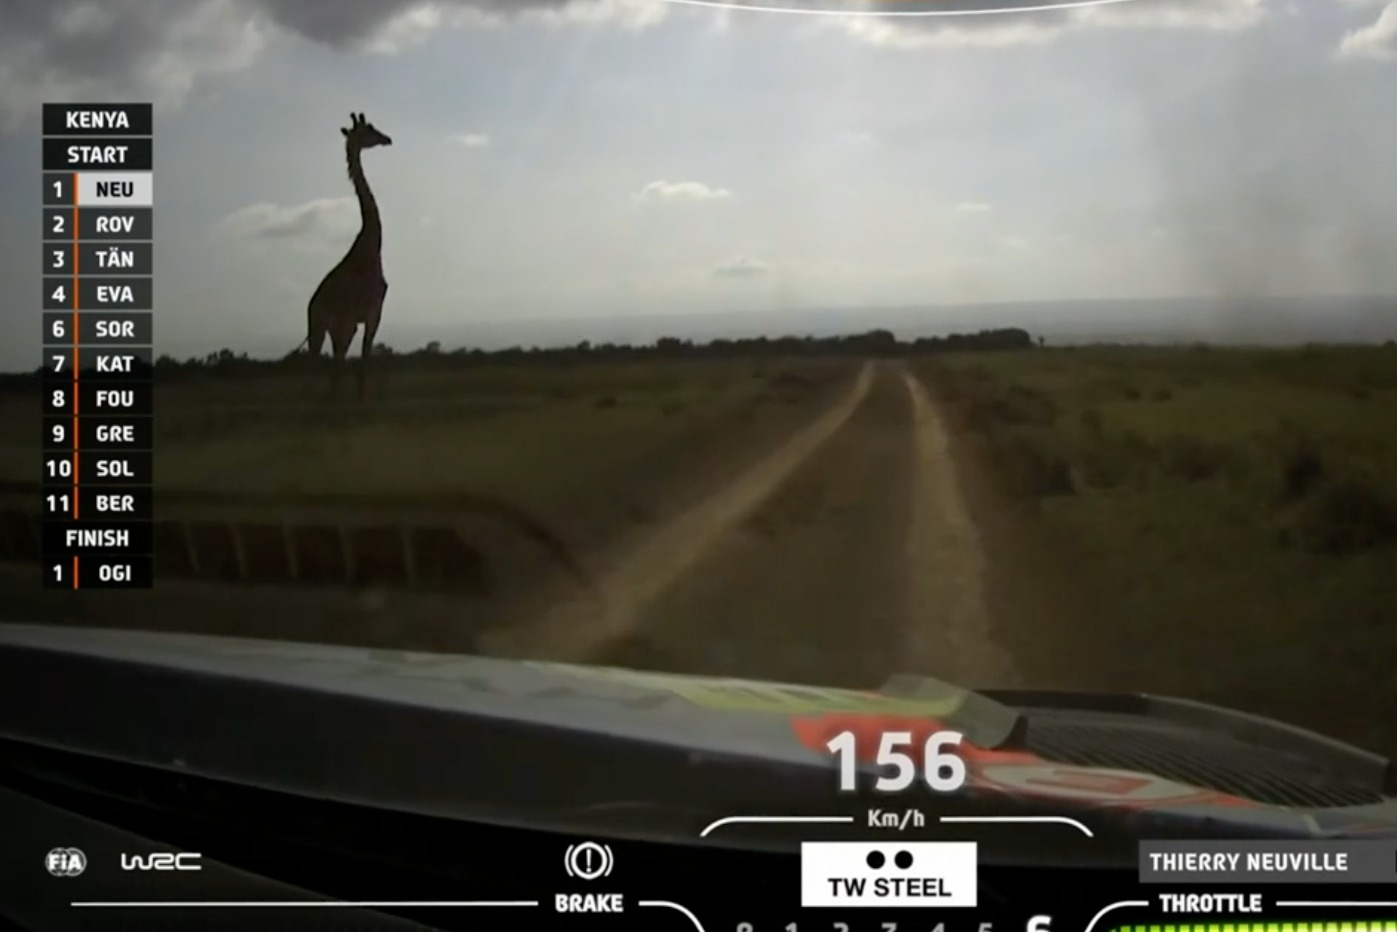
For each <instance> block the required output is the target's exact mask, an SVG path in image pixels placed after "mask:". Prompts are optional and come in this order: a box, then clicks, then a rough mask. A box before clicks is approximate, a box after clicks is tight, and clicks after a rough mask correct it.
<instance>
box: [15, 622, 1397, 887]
mask: <svg viewBox="0 0 1397 932" xmlns="http://www.w3.org/2000/svg"><path fill="white" fill-rule="evenodd" d="M1064 715H1066V716H1068V720H1069V722H1070V727H1064V726H1063V719H1062V716H1064ZM1083 723H1086V724H1085V725H1084V724H1083ZM1084 728H1085V729H1087V731H1085V732H1084V731H1083V729H1084ZM1091 728H1096V729H1098V731H1097V732H1096V733H1098V734H1100V735H1102V736H1106V735H1114V737H1111V738H1109V740H1103V741H1098V742H1097V743H1098V744H1101V745H1102V753H1105V754H1106V756H1105V757H1100V756H1099V755H1098V756H1097V757H1093V756H1092V754H1094V753H1096V752H1095V751H1091V747H1090V746H1088V747H1087V750H1088V751H1089V752H1090V753H1087V755H1086V757H1084V758H1083V757H1081V751H1080V748H1079V747H1078V745H1073V746H1072V747H1073V748H1078V749H1077V750H1073V749H1072V748H1069V749H1068V751H1067V752H1064V753H1063V754H1060V755H1057V756H1056V757H1050V756H1045V755H1044V753H1042V747H1043V745H1042V741H1041V740H1040V741H1039V742H1038V744H1039V746H1038V747H1037V748H1035V741H1034V735H1035V734H1036V733H1038V732H1040V731H1041V734H1042V736H1046V737H1049V738H1050V737H1051V736H1052V735H1058V736H1059V738H1058V739H1055V740H1058V741H1059V744H1060V742H1061V736H1062V735H1073V736H1079V735H1081V734H1087V733H1090V729H1091ZM1112 728H1114V729H1116V730H1115V731H1114V732H1113V731H1111V730H1110V729H1112ZM1122 729H1124V730H1122ZM940 730H955V731H959V732H961V733H963V734H964V736H965V743H964V745H963V746H962V756H963V758H964V759H965V760H966V762H967V765H968V779H967V781H966V784H965V786H964V787H962V788H961V789H960V790H958V791H956V792H952V793H936V792H933V791H931V790H930V789H928V788H927V787H926V786H924V785H919V786H916V787H914V788H913V789H911V790H908V791H906V792H904V793H901V794H898V795H896V796H886V795H883V796H880V795H875V794H872V793H871V792H859V793H844V794H841V793H839V792H837V789H836V780H835V776H836V770H835V767H834V762H833V758H832V756H831V753H830V751H829V750H828V748H827V746H826V745H827V742H828V741H829V740H830V739H831V738H832V737H833V736H834V735H835V734H838V733H840V732H843V731H852V732H853V733H854V734H855V735H856V736H857V738H858V741H859V745H860V748H861V750H864V751H868V752H869V753H868V754H865V755H861V756H864V757H867V758H870V759H865V760H862V761H861V762H860V763H859V765H858V766H859V767H860V769H862V770H865V771H868V772H872V770H873V765H872V761H871V756H872V755H871V752H872V750H873V749H875V748H876V746H877V742H878V739H879V736H880V735H881V734H882V733H884V732H886V731H905V732H909V733H911V734H912V735H913V736H914V738H916V739H917V740H918V742H920V740H922V739H924V738H926V737H929V736H930V734H932V733H933V732H935V731H940ZM1136 735H1142V736H1143V739H1142V740H1146V741H1148V742H1153V745H1152V746H1156V747H1178V748H1182V749H1184V751H1181V752H1180V753H1185V752H1186V751H1187V749H1188V748H1189V747H1191V745H1189V743H1188V742H1189V741H1195V742H1206V741H1211V742H1214V743H1216V742H1219V741H1225V742H1230V744H1228V745H1227V747H1228V748H1230V747H1232V745H1235V750H1236V752H1237V754H1238V757H1239V758H1240V759H1242V760H1245V761H1252V760H1253V759H1255V757H1256V755H1258V754H1263V755H1264V754H1275V755H1281V756H1280V757H1278V758H1277V759H1278V760H1282V761H1285V762H1289V761H1293V762H1294V764H1295V767H1297V768H1298V767H1301V765H1302V764H1303V765H1305V766H1309V765H1310V764H1313V765H1314V766H1313V768H1312V772H1313V773H1314V774H1317V775H1318V776H1316V777H1314V780H1315V781H1317V782H1322V781H1325V780H1333V781H1337V782H1336V783H1335V785H1336V786H1339V785H1341V786H1343V787H1344V788H1346V789H1345V792H1347V793H1348V795H1343V794H1340V795H1339V796H1337V797H1335V799H1333V800H1330V799H1327V798H1326V797H1322V796H1320V797H1315V798H1314V799H1313V800H1310V801H1311V802H1312V803H1316V804H1310V805H1295V804H1294V801H1293V800H1287V801H1286V802H1285V803H1277V802H1275V801H1269V802H1268V801H1267V800H1266V799H1264V798H1257V797H1264V796H1265V795H1266V794H1265V793H1260V792H1258V793H1251V792H1249V791H1248V790H1247V787H1249V786H1251V785H1252V784H1249V783H1246V782H1245V781H1243V782H1241V783H1238V784H1237V787H1240V790H1238V789H1234V788H1232V786H1231V785H1230V784H1228V782H1227V781H1226V780H1210V779H1200V780H1198V781H1196V782H1190V781H1188V780H1184V779H1179V778H1178V776H1176V775H1175V776H1169V775H1161V774H1160V773H1158V772H1153V771H1152V770H1147V769H1144V768H1138V767H1134V768H1132V767H1122V766H1119V765H1118V763H1117V762H1116V761H1115V760H1114V759H1113V758H1111V757H1110V752H1111V750H1112V748H1113V747H1115V746H1116V745H1118V744H1119V743H1120V742H1121V741H1123V740H1124V741H1125V742H1126V743H1127V744H1128V743H1129V742H1130V741H1132V740H1134V736H1136ZM1122 736H1124V737H1122ZM0 738H4V739H6V740H9V741H15V742H24V743H29V744H36V745H42V746H46V747H51V748H57V749H61V750H68V751H78V752H82V753H85V754H90V755H95V756H99V757H104V758H109V759H114V760H120V761H125V762H129V763H135V764H141V765H145V766H150V767H158V768H164V769H173V770H180V771H184V772H187V773H190V774H194V775H199V776H203V777H208V778H212V779H218V780H225V781H231V782H236V783H240V784H245V785H251V786H258V787H265V788H269V789H274V790H280V791H283V792H287V793H294V794H301V795H305V796H311V797H316V798H324V799H335V800H340V801H344V802H350V803H359V804H363V805H371V806H378V807H386V808H392V809H398V810H403V811H409V812H416V813H422V814H428V815H437V816H443V817H448V818H461V819H481V820H487V821H494V822H498V823H501V824H521V825H530V826H532V827H546V828H553V829H557V830H560V831H605V832H607V833H609V834H612V835H631V836H635V837H657V838H664V839H671V840H676V841H679V840H688V841H692V842H695V843H710V842H711V843H723V844H740V845H751V846H777V847H780V846H785V845H789V844H792V843H794V842H795V841H796V840H798V839H797V838H796V837H795V836H793V835H792V834H791V832H790V831H789V829H783V828H782V827H781V826H780V825H779V824H774V823H776V822H777V821H779V820H782V819H784V820H807V821H811V820H819V821H824V822H827V823H829V824H830V826H832V830H839V829H840V828H841V827H842V828H847V829H848V830H850V831H853V830H857V829H864V830H866V829H867V828H868V826H869V825H870V824H871V822H870V821H869V820H870V819H871V818H872V816H871V815H870V813H872V812H879V811H880V810H881V809H882V808H889V807H891V808H894V809H898V810H906V809H909V808H916V809H917V810H918V811H919V812H921V813H922V814H923V815H924V816H925V817H929V818H930V819H932V820H942V821H944V822H945V823H946V824H947V825H948V826H949V825H962V824H965V823H972V824H973V823H976V822H980V823H992V822H995V821H999V820H1021V821H1025V822H1031V821H1035V820H1036V821H1054V822H1056V823H1058V824H1059V825H1060V826H1061V827H1062V830H1063V831H1064V832H1065V833H1067V834H1068V835H1079V836H1081V837H1083V838H1091V839H1095V842H1094V844H1093V845H1092V848H1093V850H1095V851H1097V852H1104V851H1107V850H1109V849H1110V846H1109V845H1103V844H1102V842H1103V841H1111V840H1115V841H1118V842H1120V843H1121V846H1120V848H1119V850H1120V851H1121V852H1124V851H1125V850H1126V848H1127V847H1128V848H1129V850H1130V851H1131V854H1132V856H1133V851H1134V843H1135V842H1136V841H1137V840H1138V839H1139V838H1142V837H1200V835H1213V836H1215V837H1234V838H1235V837H1247V836H1256V837H1281V838H1286V837H1293V838H1304V837H1335V836H1348V835H1367V834H1378V835H1393V836H1397V803H1394V801H1393V800H1392V799H1391V798H1390V796H1391V795H1392V792H1391V789H1390V784H1391V771H1392V768H1391V767H1390V766H1389V765H1388V764H1387V762H1386V761H1384V760H1382V759H1380V758H1377V757H1375V756H1373V755H1368V754H1365V753H1364V752H1361V751H1358V750H1356V749H1352V748H1349V747H1347V746H1344V745H1340V744H1338V743H1337V742H1331V741H1327V740H1326V739H1323V738H1321V737H1319V736H1317V735H1313V734H1311V733H1308V732H1303V731H1300V730H1298V729H1293V728H1289V727H1288V726H1284V725H1281V724H1279V723H1273V722H1269V721H1268V720H1265V719H1260V718H1257V717H1255V716H1249V715H1245V714H1242V713H1237V712H1233V711H1231V710H1226V709H1219V708H1216V707H1212V706H1204V705H1201V704H1197V703H1189V702H1183V701H1180V700H1170V699H1160V698H1158V697H1149V696H1138V695H1132V696H1092V695H1090V694H1063V693H1041V692H1018V693H1010V692H1002V693H996V692H984V693H977V692H972V691H969V690H966V689H963V688H961V687H958V686H955V685H953V684H950V683H946V682H943V681H939V680H935V679H929V678H925V677H910V676H902V677H894V678H893V679H891V680H890V681H889V682H888V683H887V684H885V686H884V687H883V688H882V689H880V690H878V691H861V690H847V689H832V688H818V687H812V686H805V685H794V684H784V683H774V682H762V681H751V680H736V679H718V678H709V677H688V676H673V675H665V674H657V673H643V672H638V671H629V670H618V669H605V668H596V667H587V666H576V665H568V664H554V663H543V662H529V661H513V660H501V659H491V658H484V657H474V656H458V655H446V654H431V653H420V652H410V651H389V650H376V649H368V648H356V647H345V646H329V645H319V644H305V643H293V642H275V641H264V640H252V639H240V638H226V637H211V636H203V635H193V634H170V633H155V632H142V631H130V630H112V629H93V628H72V627H57V626H37V625H22V624H10V625H0ZM1169 741H1173V742H1175V744H1173V745H1169V744H1168V742H1169ZM1161 742H1164V743H1163V744H1161ZM1079 744H1080V742H1079ZM1047 746H1049V747H1056V746H1058V745H1053V743H1052V741H1049V743H1048V745H1047ZM1206 750H1207V754H1208V755H1209V756H1210V757H1213V758H1216V757H1218V755H1219V753H1220V752H1219V751H1218V750H1217V749H1216V748H1213V747H1208V748H1206ZM1224 750H1225V749H1224ZM1166 756H1167V755H1166ZM1081 761H1086V762H1085V763H1082V762H1081ZM1103 762H1104V764H1107V765H1109V766H1106V765H1103ZM1269 766H1270V767H1271V769H1273V770H1274V769H1275V768H1276V767H1277V766H1286V765H1285V764H1282V765H1276V764H1271V765H1269ZM1166 769H1167V768H1166ZM1297 772H1298V771H1297ZM1304 772H1310V771H1304ZM1209 784H1211V785H1209ZM1303 789H1304V788H1303V787H1301V790H1302V791H1303ZM1305 799H1307V797H1303V796H1302V797H1301V801H1302V802H1303V801H1305ZM770 817H778V818H777V819H771V818H770ZM985 838H987V839H988V840H987V841H985V840H983V839H985ZM1019 847H1021V842H1017V841H1016V840H1015V838H1014V836H1012V835H1006V836H1005V837H1003V838H1002V839H999V838H991V837H989V836H982V848H983V849H984V854H983V856H984V857H985V859H986V860H993V859H994V858H995V857H996V855H1000V856H1003V857H1004V858H1010V859H1012V858H1013V857H1014V856H1016V855H1018V854H1022V852H1020V851H1018V849H1019ZM1058 853H1060V852H1058Z"/></svg>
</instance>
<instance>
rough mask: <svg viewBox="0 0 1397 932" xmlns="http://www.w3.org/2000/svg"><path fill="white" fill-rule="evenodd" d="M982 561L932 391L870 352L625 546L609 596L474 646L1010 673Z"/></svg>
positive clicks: (994, 681) (814, 674) (825, 671)
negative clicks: (768, 439) (758, 455)
mask: <svg viewBox="0 0 1397 932" xmlns="http://www.w3.org/2000/svg"><path fill="white" fill-rule="evenodd" d="M982 563H983V557H982V555H981V552H980V548H979V542H978V539H977V535H976V533H975V528H974V526H973V524H972V523H971V521H970V520H969V518H968V516H967V513H966V509H965V506H964V503H963V502H962V500H961V497H960V492H959V488H958V483H957V480H956V476H955V471H954V465H953V463H952V460H951V457H950V455H949V453H948V452H947V443H946V437H945V434H944V430H943V427H942V424H941V422H940V420H939V419H938V417H937V414H936V411H935V409H934V407H933V406H932V404H931V402H930V401H929V400H928V397H927V394H926V392H925V390H924V389H923V387H922V386H921V384H920V383H919V382H918V381H917V380H916V379H915V378H914V377H913V376H912V375H911V374H910V373H909V372H907V371H906V370H905V369H904V368H903V367H902V366H900V365H898V364H895V363H870V364H869V365H868V366H866V367H865V368H864V370H863V371H862V372H861V373H860V375H859V377H858V379H857V380H856V381H855V383H854V385H853V386H852V387H851V389H850V391H849V394H848V395H847V396H846V397H845V398H844V399H842V400H841V401H840V402H839V403H838V404H836V405H835V406H834V407H833V408H832V409H831V410H830V411H829V412H828V413H826V414H825V415H824V416H823V417H822V418H820V419H819V420H818V421H817V422H816V423H814V424H812V425H811V426H810V427H808V428H806V429H805V430H803V431H801V432H799V433H797V434H796V435H795V436H793V437H792V438H791V440H790V441H789V442H788V443H787V444H786V445H785V446H784V447H782V448H781V449H780V450H778V451H777V452H776V453H774V454H773V455H771V456H770V457H768V458H767V459H766V460H763V461H762V462H760V463H758V464H757V465H756V466H754V467H752V468H751V469H750V470H749V471H748V472H747V473H746V474H744V475H742V476H741V477H739V478H738V479H737V480H736V481H734V482H733V483H731V484H729V485H728V486H726V487H725V488H723V489H721V490H718V491H716V492H715V493H713V494H712V495H711V496H710V497H709V498H708V499H707V500H706V501H703V502H701V503H700V504H698V505H697V506H695V507H694V508H693V509H691V510H690V511H688V512H686V513H684V514H681V515H679V516H678V517H676V518H675V519H673V520H672V521H671V522H670V523H669V524H668V525H666V526H665V527H664V528H663V529H661V530H660V531H659V532H658V533H656V534H655V535H654V536H653V537H652V538H651V539H650V540H648V541H646V542H643V543H641V544H640V545H638V546H635V547H633V548H631V549H630V550H629V551H628V552H625V553H621V554H617V555H615V556H614V557H613V558H612V559H611V561H610V564H609V566H608V569H607V571H606V573H605V574H604V575H603V577H602V585H601V589H602V592H603V594H604V597H605V604H602V605H598V604H596V603H590V604H589V603H584V602H581V601H579V602H575V603H571V602H566V603H562V604H560V605H553V606H550V607H549V608H548V609H547V610H546V611H543V612H541V613H540V614H539V615H538V616H537V617H535V618H534V619H532V620H531V621H528V622H526V623H522V624H517V625H513V626H511V627H509V628H508V629H505V630H500V631H498V632H496V633H494V634H493V635H491V636H489V637H487V638H486V639H485V641H484V643H482V645H481V647H482V648H483V649H484V650H485V652H487V653H492V654H502V655H506V656H530V657H535V658H547V659H553V660H561V661H574V662H594V663H602V664H609V665H616V666H627V667H640V668H645V669H653V670H664V671H668V672H679V673H697V674H708V675H724V676H746V677H757V678H765V679H780V680H787V681H794V682H816V683H824V684H827V685H840V686H851V687H871V686H876V685H878V684H879V683H881V682H882V681H883V680H885V679H886V678H887V677H888V676H889V675H890V674H892V673H895V672H918V673H926V674H930V675H940V676H943V677H946V678H949V679H953V680H955V681H957V682H960V683H963V684H965V685H969V686H977V685H978V686H991V685H1010V684H1012V683H1013V682H1014V680H1015V675H1014V671H1013V669H1012V665H1011V664H1010V663H1009V662H1008V659H1007V658H1006V657H1005V656H1004V654H1003V652H1002V651H999V650H998V649H996V648H995V646H994V645H993V644H992V642H991V638H990V634H989V625H988V621H987V617H986V611H985V605H984V599H983V597H982V593H981V591H980V586H981V579H982V570H983V566H982Z"/></svg>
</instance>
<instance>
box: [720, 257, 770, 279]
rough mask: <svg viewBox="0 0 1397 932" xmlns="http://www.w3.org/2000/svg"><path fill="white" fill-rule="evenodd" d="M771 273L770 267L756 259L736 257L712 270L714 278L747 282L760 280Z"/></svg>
mask: <svg viewBox="0 0 1397 932" xmlns="http://www.w3.org/2000/svg"><path fill="white" fill-rule="evenodd" d="M770 273H771V266H769V265H767V264H766V263H765V262H760V261H758V260H756V259H749V258H747V257H746V256H738V257H736V258H733V259H729V260H728V261H726V262H723V263H721V264H720V265H718V267H717V268H715V269H714V270H713V277H714V278H723V279H738V280H744V281H745V280H748V279H753V278H762V277H763V276H766V275H768V274H770Z"/></svg>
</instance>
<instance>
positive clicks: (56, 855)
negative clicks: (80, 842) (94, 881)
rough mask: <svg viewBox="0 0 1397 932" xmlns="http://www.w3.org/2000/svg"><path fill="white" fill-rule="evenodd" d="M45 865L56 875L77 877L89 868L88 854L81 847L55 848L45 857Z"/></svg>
mask: <svg viewBox="0 0 1397 932" xmlns="http://www.w3.org/2000/svg"><path fill="white" fill-rule="evenodd" d="M44 866H45V867H47V868H48V872H49V873H50V874H52V875H53V876H55V877H76V876H78V875H79V874H81V873H82V872H83V871H85V870H87V855H85V854H83V853H82V849H81V848H54V849H53V850H52V851H50V852H49V853H48V856H47V857H45V858H44Z"/></svg>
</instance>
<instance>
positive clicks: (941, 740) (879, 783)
mask: <svg viewBox="0 0 1397 932" xmlns="http://www.w3.org/2000/svg"><path fill="white" fill-rule="evenodd" d="M964 737H965V736H964V735H962V734H961V733H960V732H958V731H938V732H934V733H933V734H931V735H930V736H928V737H927V739H926V740H925V741H924V742H922V745H921V747H920V749H918V748H917V744H916V737H915V736H914V735H913V734H912V732H910V731H885V732H882V733H881V734H880V735H879V737H878V750H877V753H876V754H875V756H874V758H873V763H874V765H875V766H877V767H879V768H880V769H882V770H884V771H885V772H884V773H883V774H881V775H880V776H879V777H878V778H877V780H876V781H875V782H874V784H873V789H874V790H875V791H877V792H879V793H901V792H903V791H905V790H907V789H909V788H910V787H911V786H912V784H914V783H916V782H917V780H918V779H920V780H921V781H922V782H923V783H925V784H926V786H927V788H928V789H930V790H932V791H933V792H936V793H953V792H955V791H956V790H959V789H960V788H961V787H963V786H964V785H965V779H966V771H965V761H964V760H963V759H961V757H960V755H959V754H957V753H955V751H954V750H952V749H954V748H956V747H959V746H960V743H961V741H962V740H963V739H964ZM825 747H826V748H828V749H829V751H830V753H832V754H833V755H834V757H835V761H836V763H837V764H838V766H839V790H840V792H845V793H848V792H853V791H854V790H856V789H857V788H858V785H857V775H858V761H859V756H860V755H859V748H858V737H857V736H856V735H855V734H854V732H852V731H841V732H840V733H839V734H837V735H835V736H834V737H833V738H831V739H830V740H829V741H828V742H826V743H825ZM918 750H920V753H918Z"/></svg>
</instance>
